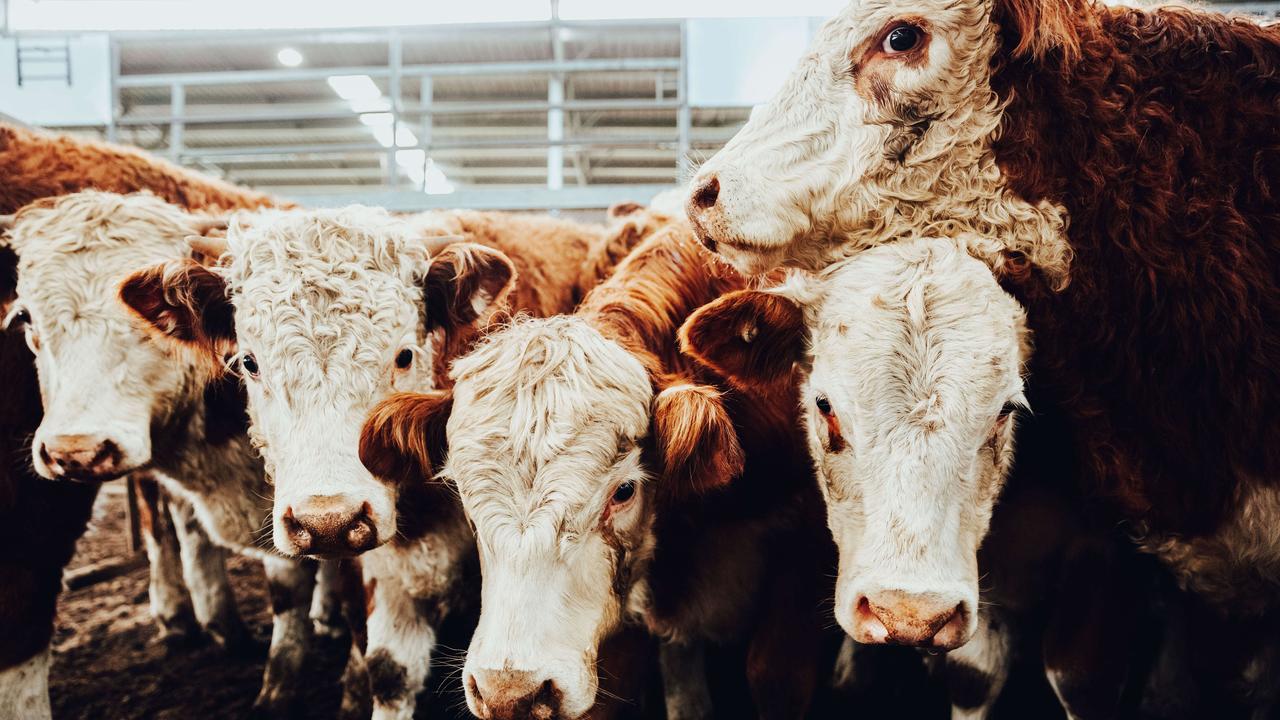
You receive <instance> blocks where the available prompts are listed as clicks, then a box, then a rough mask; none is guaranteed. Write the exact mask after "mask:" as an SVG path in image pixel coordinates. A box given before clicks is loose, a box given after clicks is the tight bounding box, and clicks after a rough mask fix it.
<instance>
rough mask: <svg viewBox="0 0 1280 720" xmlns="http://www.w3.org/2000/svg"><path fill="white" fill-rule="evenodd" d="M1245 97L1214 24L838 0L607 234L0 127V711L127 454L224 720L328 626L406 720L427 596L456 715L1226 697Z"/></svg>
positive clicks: (1252, 677)
mask: <svg viewBox="0 0 1280 720" xmlns="http://www.w3.org/2000/svg"><path fill="white" fill-rule="evenodd" d="M1278 118H1280V29H1271V28H1269V27H1267V26H1263V25H1259V24H1256V23H1254V22H1252V21H1250V20H1246V19H1240V18H1228V17H1225V16H1222V15H1217V14H1212V13H1207V12H1203V11H1198V10H1192V9H1184V8H1163V9H1155V10H1133V9H1122V8H1112V7H1107V6H1103V5H1100V4H1095V3H1094V2H1092V1H1091V0H895V1H892V2H886V1H884V0H855V1H854V2H853V3H852V5H850V7H848V8H847V9H846V10H845V11H844V12H843V13H841V14H840V15H839V16H838V17H836V18H835V19H833V20H832V21H830V22H829V23H828V24H827V25H826V26H825V27H824V29H823V30H822V31H821V32H820V34H819V36H818V38H817V39H816V41H815V45H814V48H813V49H812V51H811V52H810V53H809V54H808V55H806V57H805V58H804V59H803V60H802V61H801V64H800V67H798V68H797V69H796V71H795V73H794V74H793V76H792V77H791V79H790V80H789V82H788V83H787V84H786V86H785V87H784V88H783V90H782V91H781V92H780V94H779V95H778V97H777V98H776V99H775V100H774V101H773V102H771V103H770V104H768V105H766V106H763V107H761V108H758V109H757V110H756V111H755V112H754V113H753V115H752V117H751V119H750V121H749V122H748V123H747V125H746V126H745V128H744V129H743V130H742V131H741V132H740V133H739V134H738V135H737V136H736V137H735V138H734V139H733V140H732V141H731V142H730V143H729V144H728V145H727V146H726V147H725V148H724V149H723V150H722V151H721V152H719V153H718V154H717V155H715V156H714V157H712V158H711V159H710V160H709V161H707V162H706V163H705V164H704V165H703V166H702V168H701V170H700V171H699V172H698V173H697V174H696V176H695V177H694V178H693V179H692V181H691V183H690V185H689V189H688V191H687V192H686V193H684V194H683V195H681V196H680V197H678V198H675V202H666V201H667V200H670V199H671V198H666V199H659V200H658V201H655V203H654V204H653V205H651V206H647V207H645V206H639V205H626V206H618V207H615V208H614V209H613V210H611V212H610V218H609V221H608V223H607V224H603V225H591V224H584V223H575V222H570V221H566V220H560V219H553V218H547V217H534V216H517V215H506V214H499V213H482V212H471V211H447V212H431V213H425V214H419V215H394V214H390V213H388V212H385V211H383V210H380V209H373V208H367V207H349V208H345V209H324V210H313V209H304V208H299V207H294V206H291V205H289V204H287V203H283V202H280V201H277V200H275V199H273V198H270V197H267V196H264V195H262V194H259V193H255V192H251V191H247V190H241V189H238V188H235V187H232V186H230V185H227V184H224V183H222V182H219V181H216V180H212V179H209V178H205V177H202V176H199V175H197V174H194V173H191V172H189V171H185V170H182V169H180V168H177V167H174V166H171V165H168V164H166V163H164V162H162V161H158V160H154V159H151V158H148V157H145V156H144V155H142V154H141V153H137V152H134V151H130V150H127V149H124V148H119V147H114V146H108V145H103V144H98V143H92V142H86V141H78V140H72V139H69V138H65V137H54V136H49V135H45V134H41V133H37V132H32V131H26V130H21V129H16V128H0V213H11V214H9V215H4V216H0V225H2V226H3V235H0V306H2V307H3V308H4V313H3V314H4V316H5V325H6V333H5V334H4V335H3V338H0V342H2V343H3V345H2V348H0V377H2V378H3V388H4V392H3V393H0V452H3V454H4V457H5V462H4V464H3V465H0V516H2V517H0V539H2V540H3V547H4V548H5V551H4V554H3V557H0V716H3V717H5V718H11V717H12V718H38V717H48V716H49V714H50V710H49V700H48V691H47V676H48V669H49V663H50V657H49V649H48V646H49V638H50V631H51V625H52V618H53V613H54V607H55V600H56V596H57V593H58V589H59V582H60V581H59V578H60V575H61V570H62V567H63V566H64V565H65V564H66V562H67V561H68V559H69V557H70V555H71V553H72V550H73V548H74V545H75V541H76V539H77V538H78V536H79V535H80V533H81V532H83V529H84V526H85V523H86V521H87V517H88V514H89V510H90V506H91V504H92V502H93V499H94V495H95V493H96V490H97V485H96V483H98V482H100V481H105V480H110V479H113V478H118V477H122V476H125V475H133V476H134V477H135V478H138V479H139V480H140V483H139V485H140V487H142V488H144V492H143V493H142V495H143V499H144V500H147V502H144V503H143V507H144V509H145V510H146V512H144V513H143V515H144V523H143V524H144V526H145V527H146V528H147V529H148V530H149V531H150V532H149V535H151V537H150V538H149V540H148V547H149V549H150V550H151V553H150V554H151V555H152V557H153V565H154V567H153V573H152V575H153V578H152V585H151V598H152V608H153V612H154V614H155V616H156V619H157V621H158V622H159V625H160V629H161V633H163V634H170V635H182V634H184V633H191V632H206V633H208V634H209V635H211V636H212V637H214V638H215V639H216V640H217V641H218V642H220V643H222V644H226V645H235V644H237V643H240V642H243V640H244V636H245V628H244V625H243V624H242V622H241V620H240V619H239V616H238V615H237V614H236V609H235V605H234V598H233V597H232V595H231V592H230V589H229V587H228V585H227V582H226V578H225V572H224V571H223V570H222V564H223V562H224V560H225V553H226V552H227V551H231V552H236V553H242V554H246V555H250V556H253V557H256V558H260V559H261V560H262V562H263V563H264V566H265V568H266V577H267V582H268V584H269V589H270V596H271V602H272V610H273V613H274V626H273V632H272V637H271V645H270V650H269V659H268V662H267V666H266V671H265V676H264V678H263V684H262V689H261V693H260V694H259V696H258V699H257V702H256V703H255V706H254V707H255V711H257V712H258V713H260V714H261V715H263V716H266V717H276V716H283V715H285V714H287V713H288V712H290V711H291V710H296V708H294V707H292V706H293V704H294V701H295V700H296V697H297V694H298V690H299V687H300V683H302V682H304V678H303V671H304V666H305V661H306V658H307V655H308V653H309V652H311V651H312V650H314V647H315V646H314V645H313V644H312V643H311V642H310V640H311V638H312V637H313V634H314V633H315V632H316V631H317V629H319V630H321V631H326V632H327V631H332V630H334V629H335V628H338V629H339V631H341V632H350V636H351V638H352V643H351V655H350V658H349V661H348V665H347V669H346V671H345V673H344V676H343V684H344V698H343V708H342V711H343V713H344V714H345V715H347V716H351V717H361V716H366V717H367V716H368V715H369V713H370V712H372V714H373V716H374V717H380V718H391V717H398V718H408V717H412V716H413V714H414V711H415V698H416V696H417V695H418V694H419V693H420V692H421V691H422V690H423V688H424V686H425V685H424V684H425V682H426V679H427V677H428V675H429V674H430V673H431V672H432V665H433V652H435V651H436V648H437V644H438V642H439V641H438V636H439V632H440V629H441V627H442V626H443V625H444V624H445V623H446V622H449V621H450V620H459V619H461V620H460V621H461V622H463V623H464V624H467V627H468V630H469V633H470V644H469V647H467V649H466V653H465V661H464V662H462V663H461V668H460V672H459V673H458V674H457V676H456V677H455V678H453V679H452V682H456V683H459V684H461V686H462V690H463V692H464V694H465V697H466V705H467V708H468V709H469V710H470V712H471V713H473V714H474V715H476V716H477V717H479V718H484V719H485V720H507V719H511V718H526V717H529V718H538V719H539V720H548V719H550V718H568V719H572V718H580V717H586V716H590V717H597V718H603V717H615V716H619V715H623V716H625V715H627V714H628V713H631V714H635V713H637V712H639V713H640V714H642V715H644V716H661V715H662V714H663V713H664V712H665V715H666V717H668V718H671V719H672V720H675V719H676V718H681V719H683V718H705V717H712V716H715V715H716V714H717V708H720V712H719V716H725V712H724V710H723V708H724V707H726V705H725V704H724V703H726V702H727V699H726V698H725V697H724V693H723V692H717V691H714V687H715V685H714V684H712V683H709V682H708V680H707V677H708V675H709V674H719V675H730V676H735V677H740V678H741V687H743V688H747V689H749V693H748V694H749V698H748V699H747V702H748V703H749V704H750V706H751V707H752V708H754V711H755V712H756V713H758V714H759V715H760V716H762V717H770V718H800V717H805V716H807V714H808V713H810V711H811V709H812V708H814V707H816V705H815V701H814V698H815V697H817V696H818V695H819V694H821V693H823V692H824V691H825V689H827V688H831V687H832V686H837V687H862V688H863V689H866V686H868V685H872V686H874V685H875V683H877V682H883V681H884V679H885V673H884V672H879V673H877V672H873V671H872V672H869V671H868V667H872V666H874V665H875V663H876V661H877V656H876V653H877V652H878V650H877V649H876V648H875V647H874V646H879V645H901V646H909V647H913V648H921V649H923V652H920V653H919V661H920V662H921V663H924V664H925V665H927V667H928V668H929V672H930V673H931V675H932V678H933V682H936V683H938V684H940V685H941V686H942V687H945V689H946V691H947V693H949V701H950V704H951V706H952V712H953V717H986V716H988V715H989V714H991V713H992V712H993V708H995V707H996V705H997V702H998V701H999V699H1000V698H1001V696H1002V694H1004V693H1008V692H1012V691H1014V690H1015V689H1016V686H1017V685H1018V684H1019V683H1022V682H1024V680H1022V679H1020V678H1023V677H1027V676H1025V675H1023V676H1020V675H1019V674H1018V673H1017V672H1015V669H1016V668H1017V667H1025V666H1028V665H1030V666H1033V667H1034V668H1035V669H1036V670H1035V672H1034V673H1032V674H1031V677H1033V678H1034V679H1035V680H1037V681H1038V682H1040V683H1041V684H1042V685H1044V684H1047V687H1048V688H1050V689H1051V691H1052V693H1053V696H1054V697H1055V698H1056V700H1057V701H1058V703H1060V705H1061V707H1062V709H1063V712H1064V713H1065V714H1066V715H1067V716H1069V717H1079V718H1114V717H1139V716H1142V717H1161V718H1164V717H1169V718H1182V717H1204V716H1209V715H1212V716H1214V717H1223V716H1241V717H1268V716H1270V715H1271V714H1272V713H1274V712H1277V711H1280V697H1277V691H1278V690H1280V622H1278V620H1280V614H1277V612H1276V611H1275V610H1276V607H1277V606H1278V605H1280V592H1278V591H1280V238H1278V237H1277V230H1276V228H1278V227H1280V122H1277V119H1278ZM152 479H153V480H152ZM155 483H158V486H159V487H160V488H162V489H163V493H161V492H158V491H157V489H156V484H155ZM172 535H176V538H177V541H178V542H177V543H175V542H173V540H172ZM175 563H176V564H175ZM188 597H189V598H190V599H189V600H187V598H188ZM472 628H473V629H472ZM637 638H639V640H637ZM723 647H731V648H736V650H735V651H734V652H731V653H727V654H726V653H712V650H713V649H714V648H723ZM902 652H907V651H902ZM713 657H714V661H713V660H712V658H713ZM726 658H727V659H726ZM650 666H652V667H653V668H655V671H654V672H656V673H657V677H659V678H660V681H661V688H662V691H661V693H660V695H659V697H660V700H658V701H656V702H651V703H650V704H648V705H646V704H645V703H644V701H643V700H642V699H641V698H642V697H643V696H645V695H646V692H647V690H646V682H648V681H647V680H646V679H645V678H647V677H648V675H647V674H646V671H645V669H646V668H648V667H650ZM871 692H873V693H874V692H875V688H874V687H872V688H871ZM739 699H740V698H739ZM857 712H858V707H857V706H856V705H852V706H849V707H847V708H844V709H842V710H841V711H840V712H839V713H838V716H848V715H853V714H856V713H857Z"/></svg>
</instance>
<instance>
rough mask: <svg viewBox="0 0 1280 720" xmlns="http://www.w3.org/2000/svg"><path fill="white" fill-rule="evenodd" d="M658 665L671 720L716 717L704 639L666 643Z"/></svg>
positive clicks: (699, 719) (660, 649)
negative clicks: (660, 669) (713, 709)
mask: <svg viewBox="0 0 1280 720" xmlns="http://www.w3.org/2000/svg"><path fill="white" fill-rule="evenodd" d="M658 662H659V664H660V666H661V668H662V690H663V695H664V696H665V698H666V702H667V720H704V719H705V718H710V717H712V716H713V715H714V713H713V712H712V706H711V690H710V689H709V688H708V687H707V654H706V646H705V644H704V643H703V642H702V641H701V640H693V641H691V642H687V643H673V642H664V643H662V645H661V646H660V647H659V649H658Z"/></svg>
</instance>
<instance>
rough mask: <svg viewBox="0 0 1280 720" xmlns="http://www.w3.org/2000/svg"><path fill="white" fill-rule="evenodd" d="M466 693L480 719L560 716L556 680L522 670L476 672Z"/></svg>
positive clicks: (498, 719)
mask: <svg viewBox="0 0 1280 720" xmlns="http://www.w3.org/2000/svg"><path fill="white" fill-rule="evenodd" d="M467 690H468V692H470V693H471V697H472V700H474V701H475V706H476V708H477V709H479V711H480V717H481V718H483V720H526V719H527V718H535V719H536V720H551V718H554V717H558V716H559V715H560V704H561V700H562V693H561V691H560V689H559V688H558V687H556V684H555V681H553V680H551V679H549V678H543V677H542V676H540V675H535V674H534V673H531V672H526V671H521V670H483V669H481V670H476V671H475V672H474V673H472V674H471V675H470V676H469V677H468V678H467Z"/></svg>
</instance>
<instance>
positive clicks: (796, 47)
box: [688, 17, 822, 107]
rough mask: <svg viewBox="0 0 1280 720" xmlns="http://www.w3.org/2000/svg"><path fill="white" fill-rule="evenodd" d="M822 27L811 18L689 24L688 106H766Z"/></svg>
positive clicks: (709, 21)
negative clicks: (764, 104) (763, 104)
mask: <svg viewBox="0 0 1280 720" xmlns="http://www.w3.org/2000/svg"><path fill="white" fill-rule="evenodd" d="M821 24H822V20H821V19H819V18H807V17H781V18H736V19H707V20H690V21H689V22H688V31H689V45H688V54H689V102H690V103H691V104H692V105H694V106H698V107H746V106H754V105H759V104H761V103H764V102H767V101H768V100H769V99H770V98H772V97H773V95H774V93H776V92H777V91H778V88H779V87H781V86H782V83H783V82H784V81H785V80H786V78H787V75H788V74H790V72H791V70H792V69H793V68H794V67H795V66H796V62H797V61H798V60H799V59H800V56H801V55H803V54H804V52H805V51H806V50H807V49H808V48H809V43H810V41H812V40H813V36H814V33H816V32H817V29H818V27H820V26H821Z"/></svg>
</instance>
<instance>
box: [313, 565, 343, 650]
mask: <svg viewBox="0 0 1280 720" xmlns="http://www.w3.org/2000/svg"><path fill="white" fill-rule="evenodd" d="M340 562H341V561H339V560H321V561H320V568H319V569H318V570H316V591H315V593H313V594H312V596H311V624H312V626H313V627H314V628H315V633H316V634H317V635H324V636H327V637H331V638H339V637H342V636H343V635H345V634H346V632H347V622H346V620H345V619H344V618H343V616H342V615H343V614H342V577H341V570H340V568H339V567H338V564H339V563H340Z"/></svg>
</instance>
